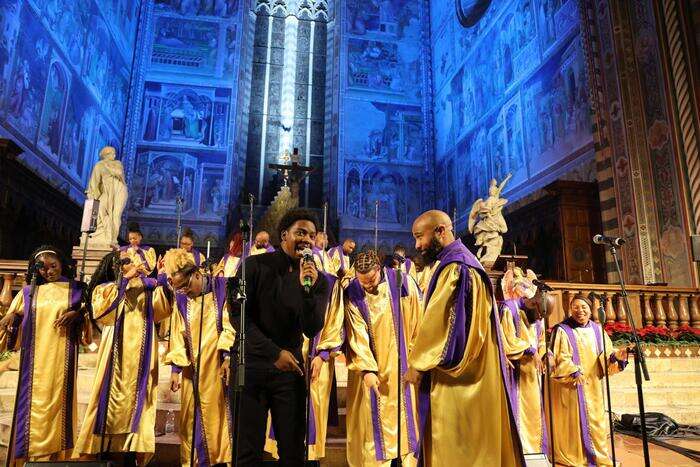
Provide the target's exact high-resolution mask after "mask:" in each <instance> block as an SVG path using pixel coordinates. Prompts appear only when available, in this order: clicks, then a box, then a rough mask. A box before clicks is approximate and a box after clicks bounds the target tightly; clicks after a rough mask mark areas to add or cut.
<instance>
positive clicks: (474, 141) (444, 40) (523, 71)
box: [431, 0, 593, 228]
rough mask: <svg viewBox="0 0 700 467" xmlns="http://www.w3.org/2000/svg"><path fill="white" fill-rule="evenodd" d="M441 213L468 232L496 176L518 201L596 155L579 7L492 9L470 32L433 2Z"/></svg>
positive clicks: (538, 1)
mask: <svg viewBox="0 0 700 467" xmlns="http://www.w3.org/2000/svg"><path fill="white" fill-rule="evenodd" d="M431 19H432V24H431V26H432V28H431V45H432V51H433V57H432V58H433V83H434V116H435V161H436V174H437V177H436V190H437V192H438V193H440V192H443V193H445V194H448V193H449V195H447V196H443V197H440V196H438V197H437V201H438V207H440V208H442V209H445V210H446V211H448V212H450V213H452V212H453V210H454V209H455V208H456V209H457V213H458V216H457V217H458V225H459V227H460V228H464V227H465V223H466V217H467V216H468V213H469V210H470V208H471V205H472V203H473V202H474V201H475V200H476V199H478V198H481V197H484V196H486V195H487V186H488V182H489V180H490V179H491V178H497V179H499V180H502V179H503V178H505V176H506V175H507V174H509V173H511V174H513V178H512V179H511V180H510V182H509V183H508V185H507V186H506V189H505V190H504V195H505V197H506V198H508V199H509V200H511V201H515V200H517V199H520V198H522V197H524V196H526V195H527V194H529V193H532V192H533V191H535V190H537V189H538V188H541V187H543V186H544V185H546V184H547V183H549V182H551V181H553V180H555V179H557V178H558V177H559V176H561V175H562V174H564V173H566V172H567V171H569V170H571V169H572V168H573V167H576V166H577V165H580V164H582V163H585V161H589V160H591V159H592V158H593V144H592V143H593V139H592V130H591V121H590V105H589V102H588V93H589V87H588V83H587V76H586V68H585V59H584V54H583V49H582V45H581V38H580V33H579V23H580V19H579V10H578V4H577V1H576V0H508V1H495V2H491V5H490V6H489V8H488V9H487V10H486V11H485V12H484V13H483V16H482V17H481V18H480V19H479V21H478V22H477V23H476V24H475V25H474V26H472V27H470V28H465V27H463V26H462V25H460V23H459V22H458V20H457V17H456V13H455V9H454V4H453V2H443V1H439V0H433V1H432V2H431Z"/></svg>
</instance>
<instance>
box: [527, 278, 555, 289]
mask: <svg viewBox="0 0 700 467" xmlns="http://www.w3.org/2000/svg"><path fill="white" fill-rule="evenodd" d="M532 283H533V284H534V285H536V286H537V288H538V289H542V290H544V291H545V292H553V291H554V289H553V288H552V287H550V286H549V285H547V284H545V283H544V282H542V281H541V280H539V279H532Z"/></svg>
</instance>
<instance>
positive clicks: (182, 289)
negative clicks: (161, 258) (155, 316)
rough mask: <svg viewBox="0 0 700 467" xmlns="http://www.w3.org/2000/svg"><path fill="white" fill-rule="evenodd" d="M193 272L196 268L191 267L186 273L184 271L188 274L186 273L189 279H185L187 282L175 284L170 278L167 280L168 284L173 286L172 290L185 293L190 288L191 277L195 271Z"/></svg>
mask: <svg viewBox="0 0 700 467" xmlns="http://www.w3.org/2000/svg"><path fill="white" fill-rule="evenodd" d="M195 272H196V269H192V270H190V271H189V272H188V273H185V274H188V275H189V279H188V280H187V284H184V285H175V284H174V283H173V281H172V279H171V280H170V281H169V282H170V286H171V287H172V288H173V290H174V291H175V292H179V293H187V292H189V291H190V289H191V288H192V278H193V277H194V273H195ZM180 274H181V275H182V274H183V273H182V272H181V273H180Z"/></svg>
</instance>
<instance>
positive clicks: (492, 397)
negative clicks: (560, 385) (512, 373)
mask: <svg viewBox="0 0 700 467" xmlns="http://www.w3.org/2000/svg"><path fill="white" fill-rule="evenodd" d="M459 275H460V267H459V265H458V264H450V265H448V266H446V267H445V269H444V270H443V271H442V272H441V274H440V277H439V278H438V279H437V284H436V287H435V291H434V292H433V294H432V296H431V297H430V302H429V303H427V304H426V307H425V312H424V314H423V319H422V321H421V324H420V328H419V332H418V335H417V337H416V340H415V341H414V344H413V350H412V351H411V354H410V356H409V358H408V360H409V364H410V366H411V367H413V368H415V369H416V370H418V371H423V372H426V371H429V372H430V376H431V389H430V405H431V411H430V420H429V421H428V423H427V426H426V428H425V434H424V438H423V450H424V454H423V455H424V460H425V465H426V466H443V465H444V466H447V465H449V466H452V465H465V463H468V465H472V466H483V467H490V466H503V467H508V466H516V465H520V461H519V458H518V456H517V455H516V454H515V450H516V447H515V446H514V439H513V437H512V432H511V424H510V421H509V415H508V405H507V403H508V402H507V399H506V397H507V396H506V390H505V386H504V382H503V378H502V375H501V369H500V362H499V353H498V342H497V336H496V334H495V331H494V329H493V327H492V324H491V319H490V318H491V313H492V303H491V300H492V296H491V294H490V293H489V289H488V288H487V287H486V285H485V284H484V282H483V281H482V279H481V276H480V275H479V274H478V273H477V272H476V271H475V270H473V269H471V268H469V275H470V288H471V290H470V295H471V325H470V327H469V332H468V336H467V344H466V348H465V349H464V356H463V358H462V360H461V361H460V362H459V363H458V364H457V365H456V366H454V367H452V368H449V369H448V368H442V367H439V366H438V365H439V364H440V361H441V360H442V358H443V350H444V349H446V348H447V344H448V341H449V338H450V336H449V330H450V322H451V320H452V319H453V314H454V300H455V294H456V289H457V285H458V279H459ZM467 300H469V297H467ZM465 306H467V307H468V306H469V303H466V304H465Z"/></svg>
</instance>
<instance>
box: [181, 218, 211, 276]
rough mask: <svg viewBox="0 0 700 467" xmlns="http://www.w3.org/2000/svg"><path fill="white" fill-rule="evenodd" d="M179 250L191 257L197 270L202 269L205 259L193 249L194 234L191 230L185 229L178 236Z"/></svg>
mask: <svg viewBox="0 0 700 467" xmlns="http://www.w3.org/2000/svg"><path fill="white" fill-rule="evenodd" d="M180 248H182V249H183V250H185V251H186V252H187V254H188V255H190V256H191V257H192V261H193V262H194V264H195V266H197V267H198V268H201V267H203V265H204V262H205V261H206V260H207V257H206V256H205V255H204V254H202V252H201V251H199V250H198V249H196V248H195V247H194V232H192V229H189V228H187V229H185V231H184V232H182V235H181V236H180Z"/></svg>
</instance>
